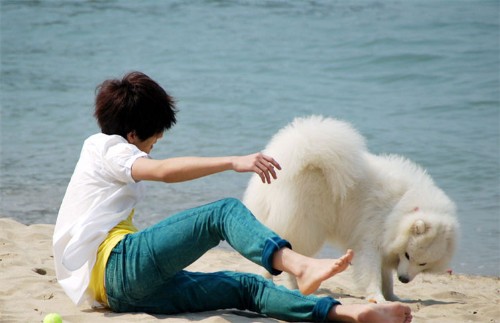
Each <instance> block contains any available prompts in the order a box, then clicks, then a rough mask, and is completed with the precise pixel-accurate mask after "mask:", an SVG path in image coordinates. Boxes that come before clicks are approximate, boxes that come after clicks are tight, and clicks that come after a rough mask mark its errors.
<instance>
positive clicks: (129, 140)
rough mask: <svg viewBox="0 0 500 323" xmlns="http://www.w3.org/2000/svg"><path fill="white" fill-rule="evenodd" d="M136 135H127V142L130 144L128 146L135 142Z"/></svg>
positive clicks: (132, 132) (132, 133)
mask: <svg viewBox="0 0 500 323" xmlns="http://www.w3.org/2000/svg"><path fill="white" fill-rule="evenodd" d="M137 139H138V138H137V134H136V133H135V131H131V132H129V133H127V141H128V142H129V143H130V144H135V143H136V142H137Z"/></svg>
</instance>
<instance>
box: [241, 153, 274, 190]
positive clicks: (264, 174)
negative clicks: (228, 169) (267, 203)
mask: <svg viewBox="0 0 500 323" xmlns="http://www.w3.org/2000/svg"><path fill="white" fill-rule="evenodd" d="M275 168H277V169H281V166H280V164H278V162H277V161H275V160H274V158H272V157H269V156H266V155H264V154H263V153H256V154H252V155H247V156H238V157H235V158H234V159H233V169H234V170H235V171H237V172H255V173H257V174H258V175H259V176H260V179H261V180H262V183H266V182H267V183H268V184H270V183H271V176H272V178H274V179H277V178H278V176H277V175H276V170H275Z"/></svg>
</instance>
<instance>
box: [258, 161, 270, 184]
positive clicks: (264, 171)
mask: <svg viewBox="0 0 500 323" xmlns="http://www.w3.org/2000/svg"><path fill="white" fill-rule="evenodd" d="M255 166H257V168H258V169H259V171H260V173H261V176H260V177H261V178H262V182H267V183H268V184H269V183H271V176H270V175H269V168H267V165H266V164H264V163H262V162H261V161H257V164H256V165H255Z"/></svg>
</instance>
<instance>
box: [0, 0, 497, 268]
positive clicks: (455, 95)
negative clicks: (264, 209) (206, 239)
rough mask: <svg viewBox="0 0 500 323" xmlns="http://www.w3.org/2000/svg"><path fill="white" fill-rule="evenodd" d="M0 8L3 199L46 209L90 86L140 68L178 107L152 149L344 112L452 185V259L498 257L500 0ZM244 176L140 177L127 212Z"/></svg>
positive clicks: (86, 108) (219, 187) (78, 132)
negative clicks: (143, 181) (455, 226)
mask: <svg viewBox="0 0 500 323" xmlns="http://www.w3.org/2000/svg"><path fill="white" fill-rule="evenodd" d="M0 14H1V16H0V18H1V19H0V21H1V22H0V23H1V56H0V58H1V81H0V85H1V114H0V118H1V119H0V120H1V121H0V122H1V124H0V126H1V128H0V129H1V130H0V131H1V146H0V154H1V163H0V172H1V173H0V188H1V204H0V214H1V215H2V216H8V217H13V218H14V219H16V220H18V221H20V222H23V223H26V224H29V223H40V222H43V223H55V220H56V216H57V212H58V208H59V205H60V203H61V200H62V197H63V195H64V192H65V188H66V185H67V183H68V181H69V179H70V176H71V173H72V171H73V168H74V165H75V163H76V161H77V160H78V156H79V152H80V149H81V144H82V142H83V140H84V139H85V138H86V137H88V136H89V135H91V134H93V133H95V132H98V128H97V126H96V123H95V121H94V119H93V117H92V109H93V100H94V93H95V92H94V91H95V88H96V86H97V85H98V84H99V83H100V82H102V81H103V80H104V79H106V78H110V77H120V76H122V75H123V74H124V73H126V72H128V71H132V70H140V71H143V72H145V73H146V74H148V75H150V76H151V77H152V78H154V79H155V80H157V81H158V82H159V83H160V84H161V85H163V86H164V87H165V88H166V89H167V91H168V92H170V93H171V94H172V95H173V96H174V97H176V99H177V101H178V107H179V109H180V112H179V114H178V124H177V125H176V126H175V127H174V128H173V129H172V130H171V131H169V132H168V133H166V134H165V136H164V138H163V140H162V141H160V142H159V143H158V144H157V145H155V149H154V151H153V157H155V158H167V157H173V156H182V155H202V156H217V155H233V154H247V153H252V152H256V151H259V150H261V149H263V148H264V147H265V145H266V143H267V142H268V140H269V139H270V138H271V136H272V135H273V134H274V133H275V132H276V131H278V130H279V129H280V128H282V127H283V126H284V125H286V124H287V123H289V122H290V121H292V120H293V118H294V117H297V116H307V115H311V114H321V115H325V116H329V117H335V118H339V119H343V120H346V121H349V122H351V123H352V124H353V125H354V126H355V127H356V128H357V129H358V130H359V131H360V132H361V133H362V134H363V135H364V136H365V137H366V138H367V143H368V146H369V148H370V150H371V151H372V152H373V153H376V154H382V153H394V154H401V155H404V156H406V157H408V158H410V159H412V160H413V161H415V162H417V163H418V164H420V165H422V166H423V167H424V168H426V169H427V171H428V172H429V174H430V175H431V176H432V177H433V178H434V180H435V182H436V184H437V185H438V186H439V187H441V188H442V189H443V190H444V191H445V192H446V193H447V194H448V195H449V196H450V197H451V198H452V199H453V200H454V201H455V202H456V204H457V206H458V217H459V220H460V223H461V238H460V244H459V248H458V251H457V253H456V257H455V258H454V260H453V263H452V269H453V270H454V271H455V272H459V273H469V274H482V275H495V276H499V275H500V273H499V268H500V251H499V247H500V222H499V221H500V214H499V213H500V205H499V199H500V178H499V176H500V175H499V174H500V169H499V168H500V166H499V111H500V110H499V109H500V106H499V101H500V100H499V88H500V81H499V75H500V74H499V73H500V72H499V69H500V62H499V2H498V1H451V0H450V1H369V0H366V1H340V0H338V1H328V0H318V1H284V0H281V1H280V0H269V1H258V0H254V1H250V0H233V1H223V0H220V1H216V0H212V1H208V0H205V1H7V0H2V1H0ZM283 167H286V165H283ZM249 176H250V174H237V173H234V172H227V173H223V174H218V175H214V176H211V177H208V178H204V179H200V180H197V181H193V182H188V183H183V184H171V185H167V184H161V183H148V197H147V199H146V200H145V201H144V202H142V203H141V204H140V205H138V207H137V212H136V214H137V217H136V218H137V222H138V225H139V227H145V226H147V225H150V224H152V223H155V222H157V221H159V220H160V219H162V218H164V217H166V216H169V215H171V214H172V213H175V212H177V211H179V210H182V209H185V208H188V207H192V206H197V205H199V204H202V203H207V202H210V201H212V200H215V199H219V198H223V197H227V196H235V197H239V198H241V197H242V195H243V192H244V190H245V187H246V184H247V182H248V179H249ZM335 252H337V251H334V249H333V248H331V247H330V246H327V247H326V248H325V249H324V250H323V251H322V255H332V254H334V253H335Z"/></svg>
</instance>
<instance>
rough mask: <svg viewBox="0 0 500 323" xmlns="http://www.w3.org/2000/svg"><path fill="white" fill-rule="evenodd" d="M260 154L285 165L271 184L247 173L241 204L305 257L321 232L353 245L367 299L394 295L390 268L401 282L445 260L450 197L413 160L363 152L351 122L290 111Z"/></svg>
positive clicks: (451, 235)
mask: <svg viewBox="0 0 500 323" xmlns="http://www.w3.org/2000/svg"><path fill="white" fill-rule="evenodd" d="M264 153H266V154H268V155H270V156H272V157H274V158H275V159H276V160H277V161H278V162H279V163H280V164H281V166H282V167H283V170H282V171H281V172H280V173H279V174H278V179H277V180H276V181H275V182H273V183H272V184H271V185H265V184H262V182H261V180H260V177H258V176H257V175H254V176H253V177H252V178H251V180H250V182H249V185H248V188H247V190H246V192H245V196H244V199H243V201H244V203H245V204H246V205H247V206H248V207H249V208H250V210H251V211H252V212H253V213H254V214H255V216H256V217H257V218H258V219H259V220H260V221H262V222H263V223H264V224H266V225H267V226H268V227H270V228H271V229H273V230H274V231H276V232H277V233H278V234H280V235H281V236H282V237H284V238H286V239H287V240H289V241H290V242H291V244H292V246H293V249H294V250H295V251H297V252H299V253H302V254H305V255H309V256H312V255H314V254H315V253H317V252H318V251H319V250H320V249H321V247H322V246H323V244H324V243H325V242H326V241H328V242H331V243H332V244H334V245H336V246H338V247H340V248H343V249H348V248H350V249H353V250H354V254H355V256H354V260H353V266H352V267H353V273H354V280H355V281H356V282H358V283H359V285H360V287H364V288H365V289H366V297H367V299H373V300H375V301H377V302H383V301H386V300H398V297H397V296H396V295H394V293H393V282H392V275H393V271H394V270H396V271H397V276H398V278H399V280H400V281H401V282H403V283H408V282H410V281H411V280H412V279H413V278H414V277H415V276H416V275H417V274H418V273H420V272H423V271H426V272H436V271H441V270H443V271H444V270H445V269H446V266H447V264H448V263H449V261H450V259H451V257H452V254H453V252H454V249H455V244H456V239H457V237H456V236H457V231H458V223H457V220H456V218H455V205H454V203H453V202H452V201H451V200H450V199H449V198H448V197H447V196H446V194H445V193H444V192H443V191H442V190H440V189H439V188H438V187H436V186H435V184H434V183H433V181H432V179H431V178H430V176H429V175H428V174H427V173H426V172H425V171H424V170H423V169H422V168H420V167H419V166H417V165H415V164H414V163H412V162H411V161H409V160H407V159H405V158H403V157H399V156H394V155H388V156H376V155H373V154H371V153H369V152H368V151H367V149H366V146H365V141H364V138H363V137H362V136H361V135H360V134H359V133H358V132H357V131H356V130H355V129H354V128H353V127H352V126H351V125H350V124H348V123H346V122H342V121H339V120H335V119H331V118H323V117H320V116H312V117H307V118H297V119H295V120H294V121H293V122H292V123H291V124H290V125H288V126H286V127H285V128H283V129H282V130H281V131H279V132H278V133H277V134H276V135H275V136H274V137H273V138H272V140H271V142H270V143H269V144H268V146H267V148H266V149H265V151H264ZM295 286H296V285H295Z"/></svg>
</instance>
